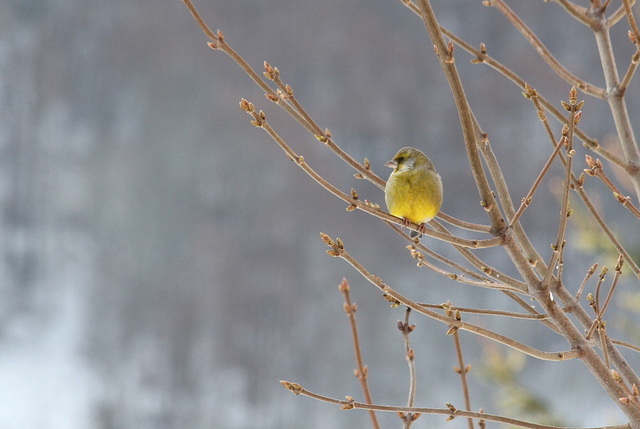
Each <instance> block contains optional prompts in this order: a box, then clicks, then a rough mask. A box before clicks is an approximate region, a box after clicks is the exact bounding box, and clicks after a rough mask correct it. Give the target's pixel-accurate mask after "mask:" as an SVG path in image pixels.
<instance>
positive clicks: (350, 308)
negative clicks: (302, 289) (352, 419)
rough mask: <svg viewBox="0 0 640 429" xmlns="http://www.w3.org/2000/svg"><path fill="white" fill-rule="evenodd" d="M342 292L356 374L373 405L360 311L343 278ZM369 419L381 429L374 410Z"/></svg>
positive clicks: (370, 411)
mask: <svg viewBox="0 0 640 429" xmlns="http://www.w3.org/2000/svg"><path fill="white" fill-rule="evenodd" d="M340 292H341V293H342V295H343V296H344V311H345V312H346V313H347V316H349V323H350V325H351V335H352V336H353V348H354V352H355V355H356V364H357V365H358V369H356V370H355V371H354V373H355V376H356V377H357V378H358V380H359V381H360V386H362V393H363V394H364V399H365V401H367V404H373V399H371V392H370V391H369V383H368V382H367V377H368V375H369V367H368V366H366V365H364V364H363V363H362V352H361V351H360V338H359V336H358V325H357V324H356V311H358V306H357V305H356V304H355V303H353V304H351V296H350V293H349V292H350V288H349V283H347V279H345V278H343V279H342V283H340ZM369 417H370V418H371V424H372V425H373V427H374V429H378V428H380V425H379V424H378V419H377V417H376V413H374V412H373V410H369Z"/></svg>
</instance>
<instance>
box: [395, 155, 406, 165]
mask: <svg viewBox="0 0 640 429" xmlns="http://www.w3.org/2000/svg"><path fill="white" fill-rule="evenodd" d="M402 161H404V156H399V157H397V158H396V162H397V163H398V164H400V163H401V162H402Z"/></svg>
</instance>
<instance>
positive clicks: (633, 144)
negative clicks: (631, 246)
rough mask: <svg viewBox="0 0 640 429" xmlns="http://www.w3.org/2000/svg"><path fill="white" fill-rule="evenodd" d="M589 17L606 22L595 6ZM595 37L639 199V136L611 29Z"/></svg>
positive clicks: (601, 28)
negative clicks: (616, 57)
mask: <svg viewBox="0 0 640 429" xmlns="http://www.w3.org/2000/svg"><path fill="white" fill-rule="evenodd" d="M590 14H591V15H592V16H593V18H594V19H597V20H601V19H604V11H602V10H601V9H599V8H597V7H596V5H595V4H592V6H591V10H590ZM594 35H595V38H596V45H597V47H598V54H599V55H600V62H601V63H602V70H603V74H604V78H605V82H606V85H607V86H606V97H605V99H606V100H607V103H609V109H610V110H611V114H612V116H613V122H614V124H615V126H616V131H617V133H618V138H619V139H620V146H621V147H622V152H623V153H624V158H625V160H626V162H627V164H628V167H627V168H626V169H625V171H626V172H627V174H628V175H629V178H630V179H631V181H632V182H633V186H634V189H635V191H636V198H638V199H640V149H638V144H637V141H636V136H635V134H634V131H633V127H632V126H631V118H630V117H629V111H628V109H627V103H626V99H625V94H624V92H622V91H620V77H619V76H618V69H617V66H616V59H615V56H614V53H613V46H612V45H611V36H610V33H609V27H608V26H599V27H596V28H594Z"/></svg>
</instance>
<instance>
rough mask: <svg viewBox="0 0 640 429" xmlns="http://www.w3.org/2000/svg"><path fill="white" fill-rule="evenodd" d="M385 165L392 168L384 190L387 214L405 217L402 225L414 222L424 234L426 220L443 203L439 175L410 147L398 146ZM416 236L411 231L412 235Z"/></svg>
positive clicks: (431, 217) (429, 162) (421, 154)
mask: <svg viewBox="0 0 640 429" xmlns="http://www.w3.org/2000/svg"><path fill="white" fill-rule="evenodd" d="M385 167H390V168H393V171H392V172H391V175H390V176H389V180H387V186H386V187H385V189H384V199H385V202H386V203H387V208H388V209H389V213H391V214H392V215H394V216H397V217H401V218H402V219H404V223H405V224H408V223H409V222H413V223H417V224H418V225H420V232H421V233H424V232H425V231H426V227H425V225H424V224H425V222H428V221H430V220H431V219H433V218H434V217H435V216H436V215H437V214H438V212H439V211H440V205H441V204H442V180H441V179H440V175H439V174H438V173H436V169H435V168H434V167H433V164H432V163H431V161H430V160H429V158H427V156H426V155H425V154H424V153H422V151H419V150H418V149H414V148H412V147H404V148H402V149H400V150H399V151H398V153H396V155H395V156H394V157H393V159H392V160H391V161H389V162H387V163H386V164H385ZM416 235H417V233H416V232H415V231H411V237H415V236H416ZM420 235H422V234H420Z"/></svg>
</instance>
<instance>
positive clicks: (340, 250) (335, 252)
mask: <svg viewBox="0 0 640 429" xmlns="http://www.w3.org/2000/svg"><path fill="white" fill-rule="evenodd" d="M320 236H321V237H322V240H323V241H324V243H325V244H326V245H327V246H329V247H330V248H331V249H330V250H327V254H328V255H329V256H333V257H336V258H341V259H343V260H345V261H346V262H348V263H349V264H350V265H351V266H352V267H353V268H355V269H356V271H358V272H359V273H360V274H361V275H362V276H363V277H364V278H365V279H367V280H368V281H369V282H370V283H371V284H373V285H374V286H376V287H377V288H378V289H380V291H381V292H382V293H384V294H385V295H387V300H389V301H391V302H392V303H394V304H395V305H399V304H402V305H405V306H407V307H409V308H411V309H412V310H414V311H416V312H418V313H420V314H424V315H425V316H427V317H430V318H432V319H434V320H437V321H439V322H442V323H444V324H446V325H449V326H452V327H453V328H455V329H462V330H465V331H468V332H472V333H474V334H477V335H480V336H482V337H485V338H488V339H490V340H493V341H496V342H498V343H501V344H504V345H506V346H508V347H511V348H513V349H515V350H518V351H520V352H522V353H524V354H526V355H529V356H532V357H535V358H537V359H540V360H549V361H562V360H567V359H575V358H577V357H580V355H581V354H582V352H581V351H579V350H577V349H576V350H568V351H562V352H543V351H541V350H538V349H535V348H533V347H530V346H528V345H526V344H523V343H521V342H518V341H515V340H513V339H511V338H509V337H506V336H504V335H501V334H498V333H496V332H493V331H490V330H488V329H485V328H482V327H480V326H477V325H474V324H471V323H467V322H464V321H457V320H453V321H452V320H451V319H450V318H449V317H447V316H445V315H442V314H440V313H436V312H435V311H431V310H429V309H428V308H425V307H422V306H421V305H420V304H418V303H416V302H413V301H411V300H410V299H409V298H407V297H405V296H403V295H402V294H400V293H399V292H397V291H396V290H394V289H392V288H391V287H389V286H388V285H387V284H385V283H384V282H383V281H382V280H381V279H380V277H378V276H376V275H373V274H371V273H370V272H369V271H368V270H367V269H366V268H365V267H364V266H363V265H362V264H360V263H359V262H358V261H356V260H355V259H354V258H353V257H352V256H351V255H350V254H349V253H348V252H347V251H346V250H345V249H344V245H343V243H342V240H340V239H339V238H337V239H336V241H334V240H333V239H332V238H331V237H329V236H328V235H327V234H324V233H320Z"/></svg>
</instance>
